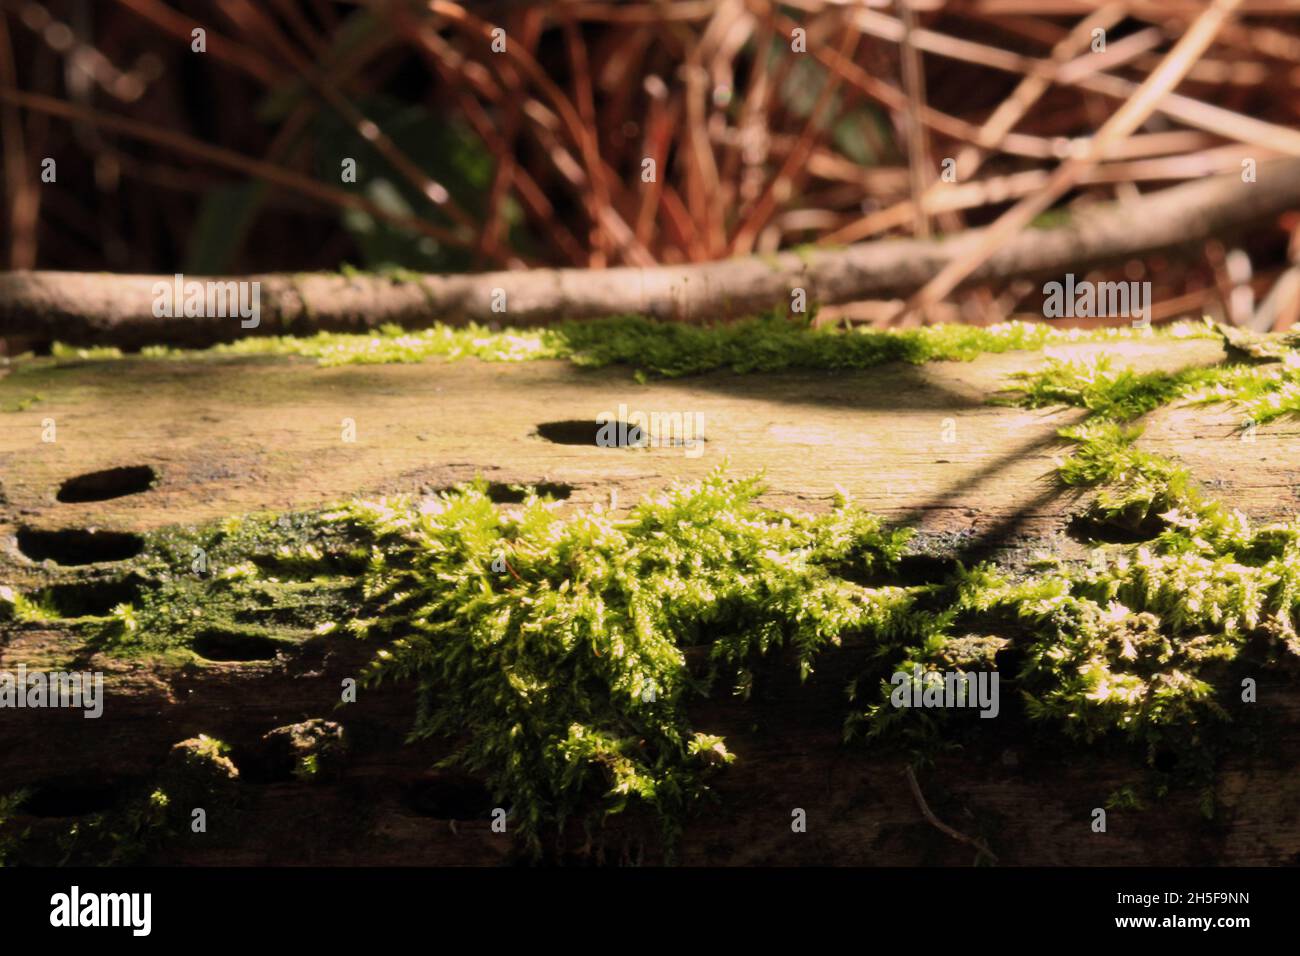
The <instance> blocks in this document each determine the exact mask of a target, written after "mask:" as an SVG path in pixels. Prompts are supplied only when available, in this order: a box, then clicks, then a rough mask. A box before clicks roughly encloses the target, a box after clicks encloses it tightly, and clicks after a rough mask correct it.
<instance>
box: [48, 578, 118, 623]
mask: <svg viewBox="0 0 1300 956" xmlns="http://www.w3.org/2000/svg"><path fill="white" fill-rule="evenodd" d="M139 596H140V579H139V578H137V577H134V576H130V577H126V578H121V579H115V580H105V581H73V582H69V583H67V584H51V585H50V586H49V587H44V588H41V589H40V590H39V591H37V592H36V602H37V603H38V604H42V605H46V604H48V605H49V606H50V607H53V608H54V610H56V611H58V612H59V614H61V615H62V616H63V617H82V616H83V615H102V614H107V613H109V612H110V611H111V610H113V608H115V607H117V605H119V604H129V603H131V602H132V601H134V600H135V599H136V598H137V597H139Z"/></svg>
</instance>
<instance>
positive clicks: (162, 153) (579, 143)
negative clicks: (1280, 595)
mask: <svg viewBox="0 0 1300 956" xmlns="http://www.w3.org/2000/svg"><path fill="white" fill-rule="evenodd" d="M1205 8H1206V3H1205V2H1200V0H1197V2H1193V0H1160V2H1149V0H1128V2H1113V3H1103V2H1087V0H952V2H942V0H917V2H914V3H913V4H912V6H911V7H910V8H902V7H900V6H899V4H897V3H891V2H876V0H872V2H869V3H868V2H845V0H798V2H791V3H781V4H777V3H770V2H767V0H678V2H661V0H632V2H625V3H618V2H587V0H569V2H564V0H550V2H538V3H527V2H481V3H464V4H458V3H452V2H443V0H432V2H429V0H423V2H415V0H369V2H363V0H43V2H38V0H0V91H3V92H4V93H5V94H6V95H5V96H4V98H3V99H0V135H2V137H3V161H4V188H3V201H4V210H3V214H4V220H3V221H4V229H3V242H2V243H0V254H3V257H4V259H3V265H4V266H5V267H7V268H13V269H23V268H42V269H72V270H84V271H101V270H106V271H114V272H141V273H172V272H176V271H184V272H186V273H195V274H204V273H246V272H268V271H300V270H315V269H338V268H340V267H341V266H344V265H345V264H348V265H351V266H354V267H357V268H362V269H367V270H384V269H411V270H420V271H429V272H443V271H466V270H481V269H496V268H520V267H535V266H579V267H596V268H599V267H602V266H607V265H617V264H627V265H652V264H655V263H681V262H699V261H707V260H713V259H721V258H726V257H729V256H735V255H743V254H749V253H760V254H764V253H771V252H775V251H777V250H781V249H790V248H796V249H797V248H800V247H803V246H807V245H812V244H816V245H822V246H829V247H834V246H838V245H843V244H846V243H849V242H854V241H860V240H866V239H872V238H882V237H889V236H896V235H913V234H915V235H944V234H951V233H956V232H960V231H962V230H964V229H967V228H969V227H973V226H979V225H984V224H987V223H989V222H990V221H992V220H993V219H995V218H996V217H997V216H998V215H999V214H1001V213H1002V212H1005V211H1006V209H1007V208H1009V206H1010V204H1012V203H1014V202H1015V201H1016V200H1018V199H1021V198H1023V197H1025V196H1027V195H1030V194H1031V193H1033V191H1034V190H1036V189H1039V188H1041V187H1042V186H1043V185H1044V183H1045V181H1046V179H1047V177H1048V176H1049V174H1050V173H1051V171H1052V170H1053V169H1055V168H1056V166H1057V165H1058V164H1059V163H1060V162H1061V161H1062V160H1063V159H1064V158H1065V157H1067V156H1069V155H1070V154H1071V152H1072V150H1074V149H1075V148H1076V145H1077V143H1078V142H1079V140H1080V139H1081V138H1084V137H1089V136H1091V135H1093V134H1094V133H1095V132H1096V131H1097V130H1098V128H1099V127H1100V126H1101V125H1102V124H1103V123H1104V122H1105V120H1106V119H1107V118H1108V117H1110V116H1111V115H1113V114H1114V112H1115V110H1116V109H1118V108H1119V107H1120V105H1121V104H1122V103H1123V102H1124V101H1125V99H1126V98H1128V97H1129V96H1130V95H1131V94H1132V92H1133V90H1134V89H1135V88H1136V87H1137V85H1138V84H1139V83H1140V82H1141V81H1142V80H1143V79H1145V78H1146V77H1147V76H1149V75H1150V74H1151V72H1152V71H1153V70H1154V69H1155V68H1156V66H1157V65H1158V64H1159V63H1160V62H1161V59H1162V57H1163V56H1165V55H1166V54H1167V53H1168V51H1169V50H1170V48H1171V47H1172V46H1173V45H1174V43H1175V42H1176V41H1177V40H1178V38H1179V37H1180V36H1182V35H1183V34H1184V33H1185V32H1186V30H1187V29H1188V27H1189V24H1191V23H1192V22H1194V21H1195V19H1196V18H1197V17H1198V16H1199V15H1200V14H1202V13H1203V12H1204V10H1205ZM1298 23H1300V11H1297V10H1296V9H1295V6H1294V4H1288V3H1285V2H1281V0H1244V2H1243V3H1242V4H1241V6H1240V8H1239V11H1238V15H1237V16H1236V17H1235V18H1234V19H1233V20H1232V21H1230V24H1229V26H1228V27H1226V28H1224V29H1222V30H1220V31H1219V32H1218V33H1217V34H1216V35H1215V38H1214V41H1213V43H1212V44H1211V45H1210V46H1209V47H1208V49H1207V50H1206V51H1205V52H1204V53H1203V54H1202V55H1201V56H1200V57H1199V59H1198V60H1197V62H1196V63H1195V64H1194V65H1193V66H1192V68H1191V69H1190V71H1189V73H1188V75H1187V77H1186V79H1185V80H1184V81H1183V82H1182V83H1181V84H1180V85H1179V86H1178V93H1179V98H1178V100H1179V101H1178V104H1177V107H1178V108H1177V109H1175V110H1169V109H1162V110H1160V111H1157V112H1156V113H1155V114H1153V115H1152V117H1151V118H1150V119H1148V120H1147V121H1146V122H1145V123H1144V124H1143V125H1142V127H1141V128H1140V129H1139V130H1138V131H1137V132H1136V133H1134V134H1133V135H1131V136H1128V137H1125V138H1123V139H1122V140H1121V141H1120V142H1118V143H1117V144H1115V146H1114V147H1113V148H1111V149H1110V150H1109V151H1108V152H1107V154H1106V157H1105V159H1104V161H1103V162H1101V163H1099V164H1097V165H1095V166H1094V167H1092V168H1091V170H1090V171H1089V172H1088V174H1087V176H1086V177H1084V180H1083V181H1081V182H1079V183H1078V184H1077V185H1076V186H1075V187H1074V188H1072V189H1071V190H1070V191H1069V192H1068V193H1067V194H1066V195H1065V196H1064V197H1063V198H1062V200H1061V201H1060V202H1058V203H1057V204H1056V206H1055V207H1054V208H1053V209H1051V210H1050V211H1048V212H1047V213H1046V214H1044V215H1043V216H1040V217H1039V220H1038V222H1037V224H1039V225H1050V224H1052V223H1059V222H1061V221H1065V220H1067V219H1068V218H1069V217H1070V216H1071V215H1072V214H1073V213H1074V211H1076V210H1077V209H1078V208H1079V207H1080V206H1083V205H1087V204H1089V203H1093V202H1096V201H1099V200H1107V199H1121V200H1122V199H1124V198H1126V197H1132V196H1134V195H1137V194H1138V193H1141V192H1146V191H1148V190H1151V189H1156V188H1160V187H1162V186H1164V185H1168V184H1172V183H1176V182H1179V181H1185V180H1189V179H1196V178H1200V177H1203V176H1206V175H1210V174H1214V173H1220V172H1235V171H1237V170H1238V169H1239V168H1240V163H1241V156H1242V155H1243V147H1248V149H1249V155H1250V156H1251V157H1252V158H1254V159H1257V160H1258V161H1261V162H1262V161H1264V160H1266V159H1268V158H1269V157H1270V156H1271V155H1277V154H1280V153H1292V154H1294V153H1295V152H1296V149H1295V145H1294V142H1293V140H1292V139H1291V138H1289V137H1295V136H1296V135H1297V134H1296V132H1295V130H1294V127H1295V126H1296V124H1297V119H1298V118H1300V32H1298V31H1297V24H1298ZM1097 28H1100V29H1101V30H1102V31H1103V33H1102V34H1101V37H1102V39H1103V40H1104V44H1102V45H1100V46H1099V45H1098V43H1097V36H1098V35H1097V33H1096V29H1097ZM196 29H202V30H203V31H204V47H205V49H204V50H203V52H196V50H195V49H194V46H195V41H194V31H195V30H196ZM498 31H504V32H503V33H502V32H498ZM800 31H801V32H800ZM502 41H504V44H503V43H502ZM503 45H504V49H502V48H501V47H502V46H503ZM46 158H50V159H53V160H54V161H55V163H56V164H57V166H56V168H57V187H56V186H55V185H51V184H47V183H42V182H41V180H40V171H41V164H42V161H43V160H45V159H46ZM349 158H351V159H354V160H355V161H356V167H357V175H356V182H355V183H353V182H346V181H343V178H342V177H341V170H342V164H343V161H344V160H346V159H349ZM945 163H948V164H952V165H951V166H950V167H947V168H951V169H954V170H955V171H956V173H957V176H956V182H953V183H949V182H946V181H945V179H944V176H943V173H944V170H945V168H946V167H945ZM650 164H653V175H652V176H647V175H646V174H647V170H648V168H649V166H650ZM271 167H274V169H275V171H276V176H275V178H274V179H268V177H267V175H265V172H266V170H267V169H268V168H271ZM1298 227H1300V217H1297V216H1283V217H1279V218H1278V219H1277V220H1276V221H1271V222H1268V223H1262V224H1261V228H1260V229H1259V230H1258V231H1257V232H1256V233H1255V234H1252V235H1249V236H1245V237H1240V238H1239V237H1232V240H1231V241H1228V240H1226V239H1225V240H1223V241H1219V240H1215V241H1210V242H1207V243H1204V244H1202V245H1201V246H1200V247H1199V248H1198V249H1197V250H1195V251H1194V253H1195V254H1193V255H1191V256H1186V255H1180V256H1177V257H1171V256H1165V255H1152V256H1149V257H1145V258H1143V259H1140V260H1134V261H1131V262H1128V263H1126V264H1123V265H1122V266H1121V267H1118V268H1117V269H1116V270H1115V271H1114V273H1113V274H1112V275H1111V277H1125V278H1128V279H1133V280H1136V279H1146V280H1151V281H1152V282H1153V286H1154V299H1155V309H1154V315H1153V318H1154V319H1155V320H1156V321H1163V320H1168V319H1172V318H1176V317H1179V316H1182V315H1188V314H1200V313H1202V312H1207V313H1210V314H1212V315H1214V316H1215V317H1217V318H1221V319H1222V318H1226V319H1229V320H1233V321H1238V322H1241V321H1242V319H1243V317H1244V316H1248V315H1249V313H1250V311H1251V310H1252V308H1253V307H1254V304H1255V303H1256V302H1257V300H1258V299H1259V297H1261V296H1263V295H1265V294H1266V293H1267V292H1268V291H1269V290H1270V289H1272V288H1274V286H1276V285H1277V284H1278V283H1279V281H1280V280H1281V279H1282V278H1283V277H1284V276H1285V275H1287V274H1288V272H1289V271H1290V270H1292V269H1293V266H1292V261H1293V259H1294V258H1295V257H1296V253H1297V249H1298V248H1300V240H1296V238H1295V236H1296V235H1297V228H1298ZM1296 299H1297V301H1296V303H1295V305H1294V308H1290V310H1289V311H1288V310H1286V309H1284V310H1282V312H1281V313H1280V316H1279V317H1278V318H1277V319H1276V320H1275V322H1274V324H1275V326H1277V327H1285V326H1287V325H1289V324H1291V322H1293V321H1294V320H1295V315H1294V313H1295V310H1296V309H1300V293H1298V294H1297V295H1296ZM1040 301H1041V293H1040V290H1039V289H1038V288H1037V286H1036V285H1035V284H1033V283H1029V282H1027V281H1024V280H1011V281H1007V282H1005V283H1001V284H996V283H994V284H988V285H985V286H976V287H973V288H969V289H963V290H962V291H961V292H959V293H956V294H955V295H954V296H952V297H950V300H949V301H948V302H945V303H943V307H942V308H940V309H937V310H932V312H931V313H930V314H929V318H931V319H940V320H957V319H960V320H964V321H973V322H980V323H985V322H990V321H997V320H1000V319H1003V318H1008V317H1031V318H1032V317H1035V316H1037V317H1039V318H1041V310H1040V309H1039V303H1040ZM887 311H888V309H887V308H885V307H884V305H883V304H880V303H861V304H859V305H858V307H857V308H854V307H844V308H841V309H838V310H837V315H843V316H844V317H845V318H850V319H856V320H859V321H874V320H876V319H878V318H879V317H880V316H882V315H884V314H886V313H887Z"/></svg>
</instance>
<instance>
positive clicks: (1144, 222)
mask: <svg viewBox="0 0 1300 956" xmlns="http://www.w3.org/2000/svg"><path fill="white" fill-rule="evenodd" d="M1296 207H1300V160H1297V159H1284V160H1277V161H1274V162H1271V163H1263V164H1260V166H1259V167H1258V181H1256V182H1250V183H1246V182H1242V180H1241V177H1240V175H1237V174H1233V175H1228V176H1220V177H1215V178H1212V179H1205V180H1199V181H1196V182H1192V183H1187V184H1184V185H1181V186H1176V187H1173V188H1171V189H1166V190H1162V191H1160V192H1157V193H1152V194H1150V195H1147V196H1143V197H1142V198H1140V199H1137V200H1134V201H1129V202H1125V203H1119V204H1108V205H1104V206H1098V207H1095V208H1093V209H1089V210H1085V211H1083V212H1080V213H1077V214H1075V215H1074V216H1073V218H1072V220H1071V222H1070V223H1069V224H1068V225H1066V226H1063V227H1060V228H1054V229H1041V230H1039V229H1030V230H1027V231H1025V232H1023V233H1021V234H1019V235H1018V236H1016V237H1015V238H1014V239H1013V240H1011V241H1009V242H1007V243H1006V244H1005V245H1003V246H1002V247H1001V248H1000V249H999V250H998V251H997V252H996V253H995V254H993V255H992V256H990V257H989V258H988V260H987V261H985V262H984V263H983V264H982V265H981V266H980V267H979V268H978V269H976V270H975V271H974V272H973V273H971V275H970V276H968V277H967V279H966V282H967V283H981V282H988V281H992V280H1004V279H1008V278H1012V277H1020V276H1028V277H1039V276H1046V275H1051V274H1053V273H1057V274H1059V273H1061V272H1066V271H1074V272H1081V271H1083V270H1085V269H1088V268H1091V267H1093V266H1097V265H1101V264H1104V263H1107V262H1114V261H1116V260H1121V259H1123V258H1125V257H1127V256H1133V255H1140V254H1143V253H1148V252H1151V251H1153V250H1157V249H1173V248H1176V247H1178V246H1181V245H1186V244H1192V243H1196V242H1198V241H1200V240H1203V239H1206V238H1208V237H1210V236H1222V235H1223V234H1225V233H1230V232H1232V231H1234V230H1238V229H1240V228H1242V227H1244V226H1248V225H1250V224H1253V223H1261V222H1266V221H1267V220H1268V219H1270V218H1271V217H1274V216H1276V215H1278V214H1279V213H1281V212H1283V211H1285V210H1287V209H1290V208H1296ZM982 236H983V231H982V230H971V231H969V232H966V233H963V234H961V235H960V236H957V237H953V238H949V239H938V240H903V239H899V240H888V239H887V240H880V241H873V242H864V243H859V244H856V245H852V246H848V247H846V248H842V249H824V250H812V251H808V252H800V253H795V252H786V253H782V254H779V255H774V256H750V257H745V258H740V259H731V260H723V261H720V262H709V263H697V264H691V265H684V266H657V267H651V268H644V269H641V268H631V267H620V268H614V269H601V270H584V269H535V270H520V271H514V272H487V273H477V274H468V275H428V276H419V277H411V278H390V277H385V276H378V275H360V276H344V275H334V274H303V275H285V274H279V275H260V276H246V277H241V278H238V279H236V278H224V279H218V280H214V281H222V282H228V281H258V282H260V283H261V287H260V296H261V321H260V324H259V325H258V327H257V328H255V329H243V328H241V327H240V326H241V323H240V320H239V318H238V317H234V318H214V317H193V318H191V317H186V318H166V317H163V318H159V317H155V315H154V301H155V298H156V296H155V292H154V287H155V284H156V283H159V282H167V283H170V281H171V277H162V276H136V275H110V274H103V273H61V272H11V273H0V335H6V336H18V335H22V336H37V337H39V338H44V339H47V340H58V341H62V342H68V343H71V344H78V345H88V344H102V345H117V346H120V347H122V348H127V349H131V348H139V347H141V346H144V345H149V344H157V343H167V344H174V345H183V346H195V347H198V346H206V345H211V344H214V343H216V342H222V341H230V340H232V339H235V338H238V337H240V336H242V335H268V334H278V333H286V332H293V333H299V334H301V333H309V332H314V331H322V330H325V331H365V330H369V329H373V328H376V327H377V326H379V325H382V324H384V323H397V324H399V325H402V326H405V327H407V328H423V327H427V326H429V325H431V324H433V323H434V322H436V321H443V322H449V323H463V322H466V321H470V320H477V321H483V322H488V321H497V322H509V323H512V324H519V325H527V324H544V323H547V322H553V321H557V320H560V319H567V318H574V319H582V318H594V317H598V316H603V315H614V314H621V313H639V314H643V315H649V316H653V317H656V318H661V319H672V320H679V321H706V320H713V319H725V318H734V317H739V316H744V315H752V314H754V313H756V312H761V311H763V310H766V309H770V308H773V307H782V306H788V305H789V303H790V301H791V292H792V290H794V289H796V288H801V289H804V290H805V291H806V293H807V297H808V299H809V300H810V301H813V302H819V303H822V304H826V305H830V304H838V303H843V302H853V301H857V300H861V299H879V298H888V297H891V296H898V295H906V294H908V293H911V292H914V291H915V290H917V289H919V288H921V287H922V286H924V285H925V284H926V283H927V282H929V281H930V280H931V279H933V278H934V277H935V276H936V275H937V274H939V272H940V271H941V270H942V269H943V268H944V267H945V266H947V265H948V264H949V263H952V262H954V261H955V260H958V259H960V258H961V257H962V256H963V255H966V254H968V253H969V252H970V250H971V249H972V248H974V247H975V246H977V245H978V244H979V243H980V242H981V241H982ZM190 278H193V277H187V279H190ZM502 303H504V307H505V311H504V312H502V311H501V305H502ZM494 304H496V305H497V308H496V309H495V310H494V308H493V305H494Z"/></svg>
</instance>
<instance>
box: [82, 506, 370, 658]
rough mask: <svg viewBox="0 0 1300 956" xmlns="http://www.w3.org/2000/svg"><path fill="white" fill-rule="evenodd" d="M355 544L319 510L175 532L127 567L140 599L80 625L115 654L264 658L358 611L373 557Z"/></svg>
mask: <svg viewBox="0 0 1300 956" xmlns="http://www.w3.org/2000/svg"><path fill="white" fill-rule="evenodd" d="M355 548H356V544H355V543H354V542H350V541H345V540H343V539H341V538H340V537H339V536H338V535H337V534H336V533H335V532H334V531H333V530H332V529H330V528H329V527H327V526H325V525H323V524H322V523H321V522H320V521H319V519H318V517H317V516H316V515H313V514H303V515H293V516H288V515H281V516H273V515H255V516H248V517H244V518H240V519H236V520H229V521H225V522H221V523H218V524H214V525H209V526H206V527H203V528H197V529H195V528H191V529H183V528H181V529H178V528H173V529H167V530H165V531H161V532H157V533H154V534H152V535H149V536H147V537H146V547H145V552H144V554H143V555H142V556H141V557H140V558H138V559H136V560H135V561H133V562H132V564H131V567H130V570H129V572H126V573H129V574H131V575H133V577H134V578H135V579H136V580H138V581H140V582H141V585H142V586H141V587H140V588H139V596H138V597H137V598H136V599H135V600H134V601H132V602H130V603H123V604H119V605H118V606H116V607H115V608H113V609H112V611H111V612H109V613H108V614H107V615H104V616H101V617H82V618H80V619H78V621H77V628H78V630H79V632H80V633H81V635H82V636H83V637H84V638H85V640H86V643H87V645H88V646H89V647H90V648H91V649H92V650H96V651H101V652H104V653H108V654H111V655H113V656H115V657H122V658H135V657H155V658H157V657H161V658H165V659H169V660H172V661H174V662H176V663H182V662H186V661H195V660H200V659H203V658H204V657H205V654H215V655H216V656H217V657H218V658H219V659H223V660H225V659H230V660H240V659H248V660H254V659H262V658H264V657H266V656H269V655H273V654H274V652H275V651H276V650H277V648H282V649H285V650H290V649H292V648H293V647H294V646H296V645H297V644H299V643H301V642H302V641H304V640H307V639H309V638H310V637H311V636H312V635H313V633H315V632H316V630H317V629H318V628H319V627H320V626H321V625H323V624H326V623H331V622H337V621H338V620H339V619H340V618H341V617H342V616H343V615H346V614H347V613H349V608H350V607H351V606H352V603H353V602H354V601H355V597H356V583H355V580H354V578H353V577H352V575H353V574H355V572H356V571H357V570H359V569H360V567H361V566H362V562H363V561H364V552H361V553H357V552H356V551H355Z"/></svg>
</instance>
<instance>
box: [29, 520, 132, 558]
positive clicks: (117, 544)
mask: <svg viewBox="0 0 1300 956" xmlns="http://www.w3.org/2000/svg"><path fill="white" fill-rule="evenodd" d="M18 550H19V551H21V552H22V553H23V554H24V555H26V556H27V557H29V558H31V559H32V560H33V561H47V560H49V561H53V562H55V563H56V564H65V565H78V564H95V563H97V562H99V561H125V560H126V559H127V558H134V557H135V556H136V555H137V554H139V553H140V552H141V551H143V550H144V538H142V537H140V535H138V534H131V533H129V532H126V531H90V530H86V529H84V528H67V529H64V530H61V531H41V530H38V529H36V528H20V529H19V530H18Z"/></svg>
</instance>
